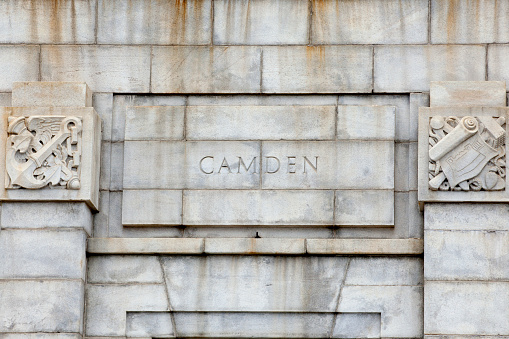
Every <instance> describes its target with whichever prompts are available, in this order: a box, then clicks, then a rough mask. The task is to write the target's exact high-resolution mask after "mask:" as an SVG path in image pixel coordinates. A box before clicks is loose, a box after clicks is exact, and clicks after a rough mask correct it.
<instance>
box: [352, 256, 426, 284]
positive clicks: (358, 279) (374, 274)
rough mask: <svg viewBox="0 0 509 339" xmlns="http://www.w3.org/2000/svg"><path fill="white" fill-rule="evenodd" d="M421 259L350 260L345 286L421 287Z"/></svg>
mask: <svg viewBox="0 0 509 339" xmlns="http://www.w3.org/2000/svg"><path fill="white" fill-rule="evenodd" d="M422 265H423V262H422V259H420V258H398V257H394V258H390V257H386V258H383V257H381V258H376V257H371V258H370V257H367V258H361V257H356V258H352V260H351V261H350V265H349V266H348V274H347V276H346V279H345V284H346V285H362V286H370V285H384V286H390V285H394V286H396V285H398V286H416V285H422V283H423V276H422Z"/></svg>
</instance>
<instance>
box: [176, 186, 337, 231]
mask: <svg viewBox="0 0 509 339" xmlns="http://www.w3.org/2000/svg"><path fill="white" fill-rule="evenodd" d="M333 204H334V192H333V191H325V190H315V191H314V190H305V191H302V190H301V191H298V190H295V191H276V190H263V191H260V190H252V191H248V190H230V191H227V190H215V191H205V190H190V191H184V216H183V224H184V225H188V226H191V225H193V226H194V225H232V226H233V225H243V226H247V225H274V226H276V225H278V226H283V225H286V226H296V225H317V226H318V225H331V224H332V222H333Z"/></svg>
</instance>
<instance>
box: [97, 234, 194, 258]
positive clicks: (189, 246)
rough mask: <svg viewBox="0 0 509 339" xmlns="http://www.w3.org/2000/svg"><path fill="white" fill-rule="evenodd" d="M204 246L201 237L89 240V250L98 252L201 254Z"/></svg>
mask: <svg viewBox="0 0 509 339" xmlns="http://www.w3.org/2000/svg"><path fill="white" fill-rule="evenodd" d="M144 235H146V233H145V234H144ZM203 248H204V246H203V239H200V238H91V239H89V240H88V247H87V252H88V253H98V254H152V253H158V254H175V253H177V254H201V253H203Z"/></svg>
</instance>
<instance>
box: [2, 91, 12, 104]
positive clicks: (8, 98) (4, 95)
mask: <svg viewBox="0 0 509 339" xmlns="http://www.w3.org/2000/svg"><path fill="white" fill-rule="evenodd" d="M11 98H12V94H11V93H0V106H12V105H11V102H12V100H11Z"/></svg>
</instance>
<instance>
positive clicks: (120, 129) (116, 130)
mask: <svg viewBox="0 0 509 339" xmlns="http://www.w3.org/2000/svg"><path fill="white" fill-rule="evenodd" d="M134 98H135V96H134V95H115V96H113V111H112V116H111V141H114V142H121V141H124V135H125V116H126V111H127V107H129V106H134Z"/></svg>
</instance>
